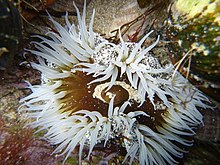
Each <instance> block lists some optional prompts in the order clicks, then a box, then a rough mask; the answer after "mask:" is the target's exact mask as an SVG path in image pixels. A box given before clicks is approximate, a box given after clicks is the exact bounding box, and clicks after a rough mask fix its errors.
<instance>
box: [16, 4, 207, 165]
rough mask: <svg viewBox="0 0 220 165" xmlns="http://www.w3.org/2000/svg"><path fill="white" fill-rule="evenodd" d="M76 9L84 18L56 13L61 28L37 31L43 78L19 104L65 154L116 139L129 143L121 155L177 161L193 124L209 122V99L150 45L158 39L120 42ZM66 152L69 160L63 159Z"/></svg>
mask: <svg viewBox="0 0 220 165" xmlns="http://www.w3.org/2000/svg"><path fill="white" fill-rule="evenodd" d="M74 7H75V8H76V11H77V18H78V25H75V24H72V23H70V22H69V20H68V15H66V17H65V20H66V26H65V27H63V26H61V25H60V24H59V23H58V22H56V21H55V20H54V19H53V18H52V17H50V20H51V21H52V22H53V24H54V26H55V28H56V30H57V33H55V32H53V31H49V32H48V33H47V34H46V35H47V36H48V37H46V38H45V37H42V36H35V37H38V38H39V39H40V40H41V42H33V43H34V44H35V46H36V49H37V50H27V51H28V52H31V53H32V54H35V55H36V56H37V57H38V59H39V60H38V61H39V62H38V63H31V64H32V67H33V68H35V69H37V70H38V71H40V72H41V74H42V82H41V84H40V85H33V86H32V85H31V84H29V88H30V89H31V91H32V93H31V94H30V95H29V96H26V97H25V98H23V99H21V103H22V105H21V106H20V108H19V110H20V111H24V112H27V114H28V115H29V116H30V117H31V118H33V119H34V121H33V122H32V123H31V125H32V126H33V127H34V128H38V129H39V131H41V130H46V133H45V135H44V138H45V139H46V140H47V141H48V142H49V143H50V144H52V145H57V148H56V149H55V151H54V153H60V154H63V155H66V156H65V160H66V159H67V158H68V157H69V156H70V154H71V152H72V151H73V150H74V149H75V148H76V147H79V164H81V161H82V155H84V154H83V152H85V151H84V148H85V147H87V148H89V150H88V151H87V153H86V155H87V156H88V157H89V156H90V155H91V153H92V151H93V150H94V148H95V146H96V145H97V144H102V145H103V147H107V146H108V145H107V144H108V143H111V142H112V141H114V140H116V139H117V141H119V142H120V145H121V147H123V148H124V149H125V151H126V154H125V155H124V160H123V162H122V163H129V164H132V163H133V162H139V164H142V165H144V164H166V163H168V164H176V163H178V159H179V158H182V157H183V153H184V152H185V150H184V149H183V148H184V147H185V146H191V145H192V143H193V141H192V138H191V137H192V136H193V135H194V134H195V128H196V127H197V126H198V125H200V124H203V121H202V118H203V117H202V114H201V113H200V109H202V108H204V109H205V108H208V107H209V105H207V102H208V99H207V98H206V97H205V96H204V95H203V94H202V93H201V92H200V91H199V90H197V89H196V88H195V87H193V86H192V85H190V84H189V82H188V81H187V80H186V79H185V78H183V77H182V76H181V75H180V74H179V73H178V72H174V67H173V65H172V64H166V65H165V64H161V63H160V61H159V60H158V59H156V58H155V57H153V56H152V55H151V53H150V50H151V49H153V48H154V47H155V46H156V44H157V43H158V42H159V37H158V38H157V40H156V41H155V43H153V44H152V45H150V46H148V47H145V46H143V43H144V41H145V40H146V39H147V37H148V36H149V35H150V34H151V33H153V31H151V32H149V33H148V34H146V35H145V36H144V37H143V38H142V39H141V40H140V41H139V42H138V43H133V42H125V41H123V39H122V37H121V36H120V44H114V43H111V42H109V41H108V40H106V39H105V38H103V37H101V36H100V35H99V34H98V33H95V32H94V31H93V21H94V15H95V12H93V15H92V18H91V21H90V24H89V27H88V28H87V25H86V22H85V15H86V3H85V5H84V9H83V13H82V15H81V14H80V12H79V10H78V8H77V7H76V5H75V4H74ZM65 160H64V161H65Z"/></svg>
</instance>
